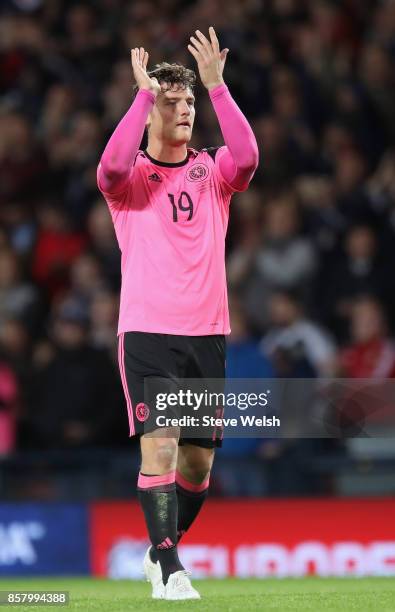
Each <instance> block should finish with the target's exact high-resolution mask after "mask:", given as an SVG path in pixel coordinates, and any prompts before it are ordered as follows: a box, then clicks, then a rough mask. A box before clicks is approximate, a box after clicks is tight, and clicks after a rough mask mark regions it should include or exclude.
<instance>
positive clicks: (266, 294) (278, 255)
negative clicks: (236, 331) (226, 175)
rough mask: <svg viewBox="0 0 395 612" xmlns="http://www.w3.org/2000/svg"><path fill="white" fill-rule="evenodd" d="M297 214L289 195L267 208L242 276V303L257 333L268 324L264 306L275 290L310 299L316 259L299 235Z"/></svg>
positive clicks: (311, 247) (298, 217)
mask: <svg viewBox="0 0 395 612" xmlns="http://www.w3.org/2000/svg"><path fill="white" fill-rule="evenodd" d="M300 224H301V218H300V212H299V209H298V208H297V205H296V201H295V197H294V195H293V193H287V192H286V193H283V194H282V195H281V196H280V197H279V198H276V199H274V200H272V201H271V202H270V203H269V204H267V207H266V211H265V218H264V223H263V241H262V245H261V246H260V248H259V249H258V250H257V251H256V253H255V255H254V258H253V260H252V261H251V264H250V269H249V270H246V271H245V274H244V276H245V277H244V279H243V283H244V288H243V293H244V299H245V300H246V308H247V313H248V315H249V317H250V318H251V321H252V322H253V324H254V325H255V326H256V328H257V329H258V330H260V331H262V330H264V329H265V327H266V326H267V323H268V312H267V308H268V303H269V301H270V297H271V295H272V293H273V292H274V291H276V290H280V289H284V290H295V289H296V290H298V292H300V293H301V294H302V295H303V296H304V299H305V300H308V299H309V298H310V292H311V286H312V278H313V274H314V271H315V268H316V258H315V252H314V247H313V244H312V241H311V240H310V239H309V238H308V237H305V236H303V235H301V233H300Z"/></svg>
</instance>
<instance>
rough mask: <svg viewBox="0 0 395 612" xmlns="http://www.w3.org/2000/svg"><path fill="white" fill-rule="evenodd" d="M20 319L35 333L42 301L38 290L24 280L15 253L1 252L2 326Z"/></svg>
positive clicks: (0, 322)
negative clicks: (9, 319) (6, 322)
mask: <svg viewBox="0 0 395 612" xmlns="http://www.w3.org/2000/svg"><path fill="white" fill-rule="evenodd" d="M15 317H17V318H20V319H21V320H23V322H24V323H25V325H27V326H28V328H29V329H30V331H31V332H32V333H33V332H35V331H36V329H35V328H36V326H37V325H38V323H39V321H40V300H39V293H38V291H37V288H36V287H35V286H34V285H33V284H32V283H30V282H25V281H24V280H23V278H22V270H21V267H20V264H19V262H18V258H17V256H16V254H15V253H14V251H12V250H10V249H2V250H0V325H2V324H4V323H5V321H6V320H7V319H8V318H15Z"/></svg>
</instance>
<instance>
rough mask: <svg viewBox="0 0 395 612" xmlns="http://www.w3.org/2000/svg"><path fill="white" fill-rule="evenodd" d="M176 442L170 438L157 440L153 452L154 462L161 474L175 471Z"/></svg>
mask: <svg viewBox="0 0 395 612" xmlns="http://www.w3.org/2000/svg"><path fill="white" fill-rule="evenodd" d="M177 448H178V443H177V440H173V439H172V438H168V439H163V440H160V441H159V440H158V444H157V445H156V447H155V450H154V461H155V463H156V464H157V465H158V467H159V468H160V469H161V471H163V472H170V471H171V470H174V469H175V466H176V461H177Z"/></svg>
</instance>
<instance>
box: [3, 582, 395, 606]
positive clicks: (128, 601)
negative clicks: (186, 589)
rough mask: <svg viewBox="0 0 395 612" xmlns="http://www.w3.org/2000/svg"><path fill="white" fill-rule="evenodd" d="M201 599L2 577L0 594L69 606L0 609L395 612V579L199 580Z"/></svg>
mask: <svg viewBox="0 0 395 612" xmlns="http://www.w3.org/2000/svg"><path fill="white" fill-rule="evenodd" d="M194 585H195V586H196V587H197V589H198V590H199V591H200V593H201V595H202V600H201V601H188V602H182V601H175V602H171V601H169V602H167V601H153V600H152V599H151V593H150V585H149V584H147V583H145V582H143V581H142V582H135V581H127V580H119V581H114V580H100V579H93V578H58V579H56V578H54V579H48V578H47V579H36V578H32V579H2V580H0V590H1V591H5V590H18V589H23V590H34V591H39V590H40V591H43V590H48V591H54V590H65V591H69V593H70V604H69V605H68V606H33V605H32V606H19V605H18V606H16V605H15V606H8V605H7V606H6V605H2V606H0V612H1V611H2V610H14V611H16V610H19V611H22V610H23V611H26V612H27V611H29V610H30V611H31V610H46V611H47V612H48V610H50V609H54V608H56V609H63V610H67V611H69V610H70V611H71V610H80V611H81V612H85V611H88V610H100V611H102V612H128V611H129V610H144V611H147V612H148V611H150V610H155V611H159V610H166V611H170V610H172V611H174V610H180V611H181V610H192V611H194V610H199V611H201V612H202V611H204V612H222V611H226V612H249V611H254V612H259V611H261V610H262V611H266V610H279V611H281V612H282V611H284V612H285V611H289V612H291V611H292V612H299V611H300V612H302V611H303V612H305V611H307V610H312V611H314V612H321V610H324V611H325V610H333V611H341V612H351V611H352V610H356V611H358V612H370V611H374V612H395V578H300V579H296V578H292V579H281V580H273V579H270V580H240V579H226V580H199V581H198V580H197V581H194Z"/></svg>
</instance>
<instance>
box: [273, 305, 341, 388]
mask: <svg viewBox="0 0 395 612" xmlns="http://www.w3.org/2000/svg"><path fill="white" fill-rule="evenodd" d="M270 312H271V327H270V329H269V331H268V333H267V334H266V335H265V336H264V338H263V340H262V345H261V346H262V350H264V351H265V353H266V355H268V356H269V357H271V359H272V360H273V363H274V364H275V367H276V369H277V372H278V373H279V374H280V375H281V376H283V377H287V378H293V377H301V378H309V377H310V376H327V375H331V374H332V373H333V371H334V359H335V350H336V347H335V344H334V342H333V341H332V339H331V338H330V337H329V335H328V334H327V333H326V332H325V331H324V330H322V329H320V328H319V327H318V326H317V325H316V324H314V323H313V322H312V321H310V320H309V319H308V318H306V316H305V315H304V313H303V307H302V306H301V303H300V301H299V300H298V299H296V298H295V297H293V296H292V295H291V294H289V293H276V294H274V295H273V297H272V299H271V302H270Z"/></svg>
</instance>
